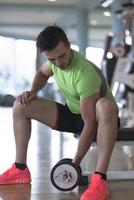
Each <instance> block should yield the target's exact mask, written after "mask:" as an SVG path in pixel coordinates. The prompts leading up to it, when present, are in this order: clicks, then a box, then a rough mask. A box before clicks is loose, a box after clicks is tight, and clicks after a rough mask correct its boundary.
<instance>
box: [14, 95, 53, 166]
mask: <svg viewBox="0 0 134 200" xmlns="http://www.w3.org/2000/svg"><path fill="white" fill-rule="evenodd" d="M56 118H57V106H56V103H55V102H52V101H50V100H44V99H34V100H33V101H31V103H30V104H29V105H27V106H25V105H21V104H20V103H19V102H17V101H16V102H15V103H14V108H13V126H14V136H15V143H16V162H19V163H26V159H27V147H28V142H29V139H30V136H31V119H35V120H37V121H40V122H42V123H44V124H46V125H48V126H49V127H54V125H55V122H56Z"/></svg>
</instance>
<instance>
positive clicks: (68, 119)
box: [54, 103, 84, 134]
mask: <svg viewBox="0 0 134 200" xmlns="http://www.w3.org/2000/svg"><path fill="white" fill-rule="evenodd" d="M57 113H58V114H57V122H56V126H55V128H54V129H55V130H58V131H63V132H71V133H76V134H80V133H81V131H82V129H83V126H84V122H83V120H82V118H81V115H80V114H74V113H72V112H71V111H70V110H69V109H68V107H67V105H62V104H60V103H57Z"/></svg>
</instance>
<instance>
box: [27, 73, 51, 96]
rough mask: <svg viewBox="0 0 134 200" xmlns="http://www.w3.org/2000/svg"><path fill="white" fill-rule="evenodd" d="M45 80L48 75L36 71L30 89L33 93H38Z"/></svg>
mask: <svg viewBox="0 0 134 200" xmlns="http://www.w3.org/2000/svg"><path fill="white" fill-rule="evenodd" d="M47 80H48V77H46V76H45V75H44V74H43V73H42V72H40V71H38V72H37V73H36V75H35V77H34V80H33V83H32V88H31V91H32V92H34V93H38V91H39V90H41V89H42V88H43V87H44V86H45V84H46V82H47Z"/></svg>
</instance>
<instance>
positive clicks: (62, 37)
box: [36, 26, 72, 69]
mask: <svg viewBox="0 0 134 200" xmlns="http://www.w3.org/2000/svg"><path fill="white" fill-rule="evenodd" d="M36 45H37V47H38V48H39V50H40V51H41V52H44V53H45V55H46V56H47V58H48V60H49V61H50V62H52V63H53V64H55V65H57V66H58V67H59V68H61V69H65V68H66V67H67V66H68V65H69V64H70V62H71V55H72V53H71V49H70V43H69V41H68V38H67V36H66V34H65V32H64V31H63V30H62V29H61V28H60V27H58V26H48V27H47V28H45V29H44V30H43V31H42V32H41V33H40V34H39V35H38V37H37V42H36Z"/></svg>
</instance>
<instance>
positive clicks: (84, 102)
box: [80, 93, 99, 124]
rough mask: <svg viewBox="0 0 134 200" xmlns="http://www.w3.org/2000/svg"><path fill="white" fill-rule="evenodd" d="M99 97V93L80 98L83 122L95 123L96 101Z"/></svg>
mask: <svg viewBox="0 0 134 200" xmlns="http://www.w3.org/2000/svg"><path fill="white" fill-rule="evenodd" d="M98 99H99V93H96V94H94V95H92V96H89V97H87V98H84V99H81V100H80V112H81V116H82V119H83V121H84V123H88V122H90V124H91V123H95V121H96V111H95V109H96V102H97V100H98Z"/></svg>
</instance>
